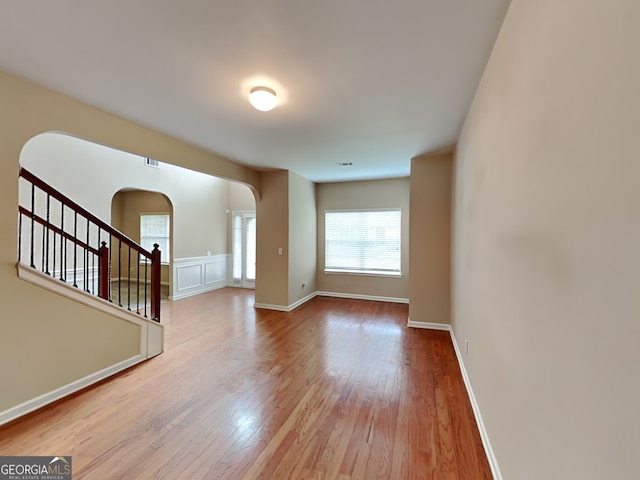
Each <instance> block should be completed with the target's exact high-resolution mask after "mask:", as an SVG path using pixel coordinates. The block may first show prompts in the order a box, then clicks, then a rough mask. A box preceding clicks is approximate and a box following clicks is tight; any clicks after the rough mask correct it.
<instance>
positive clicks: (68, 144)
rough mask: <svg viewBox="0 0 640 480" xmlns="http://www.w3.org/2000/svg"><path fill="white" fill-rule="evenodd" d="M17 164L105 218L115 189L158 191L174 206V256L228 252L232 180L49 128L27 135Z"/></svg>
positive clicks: (107, 217)
mask: <svg viewBox="0 0 640 480" xmlns="http://www.w3.org/2000/svg"><path fill="white" fill-rule="evenodd" d="M20 164H21V165H23V166H24V167H26V168H27V169H29V170H30V171H32V172H33V173H34V174H36V175H38V176H39V177H41V178H42V179H43V180H45V181H46V182H48V183H50V184H51V185H53V186H54V187H55V188H57V189H58V190H60V191H62V192H63V193H64V194H65V195H67V196H69V197H70V198H71V199H72V200H74V201H76V202H78V203H80V204H81V205H83V206H84V207H85V208H87V209H88V210H89V211H91V212H92V213H94V214H95V215H97V216H98V217H100V218H102V219H103V220H105V221H106V222H107V223H109V222H110V216H111V201H112V198H113V196H114V195H115V194H116V193H117V192H118V191H120V190H123V189H136V190H145V191H155V192H160V193H162V194H164V195H166V196H167V197H168V198H169V200H170V202H171V203H172V205H173V208H174V212H173V213H174V218H173V238H172V240H173V245H172V249H173V256H172V258H186V257H197V256H202V255H206V254H207V252H208V251H210V252H212V253H213V254H221V253H227V234H226V229H227V227H226V225H227V218H226V209H227V202H228V198H227V197H228V184H229V183H230V182H227V181H225V180H222V179H220V178H216V177H214V176H212V175H203V174H202V173H200V172H196V171H193V170H188V169H185V168H181V167H177V166H175V165H171V164H167V163H161V164H160V168H151V167H147V166H145V165H144V159H143V158H142V157H140V156H138V155H132V154H130V153H126V152H122V151H119V150H116V149H113V148H108V147H104V146H102V145H97V144H95V143H91V142H87V141H84V140H80V139H78V138H74V137H71V136H68V135H59V134H53V133H46V134H42V135H38V136H36V137H34V138H32V139H31V140H29V141H28V142H27V144H26V145H25V146H24V148H23V150H22V153H21V155H20ZM69 172H74V173H73V174H70V173H69ZM80 179H82V181H80ZM243 188H245V190H246V187H243ZM194 232H195V234H194Z"/></svg>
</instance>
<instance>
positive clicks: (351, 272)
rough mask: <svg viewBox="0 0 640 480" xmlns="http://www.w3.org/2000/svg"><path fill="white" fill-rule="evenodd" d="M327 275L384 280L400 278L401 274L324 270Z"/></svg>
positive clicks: (373, 271)
mask: <svg viewBox="0 0 640 480" xmlns="http://www.w3.org/2000/svg"><path fill="white" fill-rule="evenodd" d="M324 273H325V274H327V275H356V276H360V277H384V278H402V273H397V272H395V273H391V272H382V271H375V270H372V271H367V270H327V269H325V270H324Z"/></svg>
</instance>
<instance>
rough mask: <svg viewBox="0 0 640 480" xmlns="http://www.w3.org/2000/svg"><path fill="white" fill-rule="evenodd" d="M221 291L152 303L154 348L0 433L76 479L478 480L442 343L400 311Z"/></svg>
mask: <svg viewBox="0 0 640 480" xmlns="http://www.w3.org/2000/svg"><path fill="white" fill-rule="evenodd" d="M253 301H254V298H253V292H252V291H250V290H242V289H233V288H225V289H221V290H217V291H214V292H210V293H207V294H204V295H199V296H197V297H191V298H187V299H183V300H179V301H176V302H165V303H163V323H164V324H165V352H164V353H163V354H162V355H160V356H158V357H156V358H153V359H151V360H149V361H148V362H145V363H144V364H141V365H137V366H135V367H133V368H131V369H129V370H127V371H125V372H122V373H121V374H118V375H116V376H114V377H112V378H110V379H108V380H106V381H103V382H101V383H100V384H98V385H95V386H93V387H90V388H88V389H86V390H84V391H82V392H79V393H77V394H75V395H72V396H71V397H68V398H66V399H63V400H61V401H59V402H57V403H55V404H53V405H50V406H47V407H45V408H42V409H40V410H39V411H37V412H34V413H32V414H30V415H28V416H26V417H24V418H22V419H19V420H17V421H15V422H13V423H12V424H9V425H5V426H4V427H0V453H1V454H3V455H69V454H70V455H72V456H73V468H74V479H76V480H78V479H90V480H92V479H102V478H109V479H124V480H129V479H136V480H137V479H141V480H146V479H171V480H176V479H178V480H179V479H185V480H187V479H188V480H199V479H202V480H205V479H206V480H211V479H230V480H238V479H245V480H255V479H277V480H283V479H295V480H300V479H323V480H370V479H392V480H398V479H402V480H404V479H438V480H439V479H448V478H451V479H490V478H491V473H490V470H489V466H488V463H487V460H486V456H485V454H484V450H483V448H482V443H481V441H480V437H479V434H478V429H477V426H476V423H475V420H474V417H473V412H472V410H471V407H470V404H469V400H468V397H467V393H466V390H465V387H464V383H463V381H462V377H461V374H460V370H459V367H458V364H457V361H456V358H455V353H454V350H453V346H452V344H451V340H450V337H449V334H448V333H447V332H441V331H429V330H417V329H411V328H408V327H407V326H406V323H407V317H408V308H407V305H403V304H392V303H384V302H372V301H364V300H349V299H336V298H328V297H316V298H314V299H313V300H311V301H309V302H307V303H305V304H304V305H302V306H300V307H299V308H297V309H296V310H294V311H293V312H277V311H269V310H260V309H254V308H253Z"/></svg>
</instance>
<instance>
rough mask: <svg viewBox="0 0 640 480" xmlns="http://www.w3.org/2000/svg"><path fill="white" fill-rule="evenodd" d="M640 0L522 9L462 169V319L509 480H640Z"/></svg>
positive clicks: (471, 130) (458, 259)
mask: <svg viewBox="0 0 640 480" xmlns="http://www.w3.org/2000/svg"><path fill="white" fill-rule="evenodd" d="M638 19H640V2H637V1H627V0H612V1H608V2H603V1H599V0H566V1H563V2H556V1H552V0H513V1H512V2H511V7H510V10H509V13H508V14H507V17H506V20H505V23H504V25H503V27H502V30H501V33H500V35H499V37H498V40H497V43H496V46H495V48H494V51H493V54H492V56H491V59H490V61H489V64H488V66H487V68H486V71H485V74H484V77H483V80H482V82H481V85H480V86H479V88H478V91H477V94H476V96H475V100H474V102H473V106H472V108H471V111H470V113H469V115H468V118H467V120H466V122H465V125H464V128H463V131H462V134H461V136H460V141H459V144H458V149H457V158H456V173H455V230H454V231H455V234H454V235H455V236H454V255H453V257H454V283H453V284H454V315H453V322H452V323H453V328H454V331H455V335H456V338H457V341H458V342H460V343H462V342H464V340H465V339H468V340H469V354H468V356H465V357H464V363H465V365H466V369H467V370H468V373H469V377H470V381H471V384H472V387H473V390H474V392H475V395H476V397H477V400H478V404H479V406H480V409H481V412H482V417H483V419H484V423H485V425H486V428H487V431H488V434H489V437H490V440H491V443H492V445H493V448H494V451H495V453H496V455H497V459H498V462H499V464H500V467H501V469H502V473H503V476H504V478H505V479H518V480H540V479H581V480H587V479H593V480H601V479H604V478H607V479H608V478H611V479H614V478H615V479H635V478H638V475H639V472H640V467H639V465H638V445H639V441H640V440H639V439H640V414H638V405H640V375H639V374H638V365H640V362H639V358H640V354H639V353H638V352H639V351H638V343H637V341H638V338H640V313H639V312H640V295H639V294H638V292H639V288H638V286H639V285H640V253H639V252H640V222H639V221H638V217H639V213H640V188H638V178H640V161H639V159H640V135H638V125H639V124H640V122H639V115H640V113H639V112H640V87H639V86H640V55H639V54H638V45H640V28H638Z"/></svg>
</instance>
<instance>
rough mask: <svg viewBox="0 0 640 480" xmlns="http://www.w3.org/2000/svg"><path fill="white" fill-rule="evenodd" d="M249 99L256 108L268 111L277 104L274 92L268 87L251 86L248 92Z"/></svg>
mask: <svg viewBox="0 0 640 480" xmlns="http://www.w3.org/2000/svg"><path fill="white" fill-rule="evenodd" d="M249 101H250V102H251V105H253V107H254V108H255V109H256V110H260V111H261V112H268V111H269V110H273V109H274V108H275V106H276V105H277V104H278V97H277V96H276V92H274V91H273V90H271V89H270V88H268V87H253V88H252V89H251V93H249Z"/></svg>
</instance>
